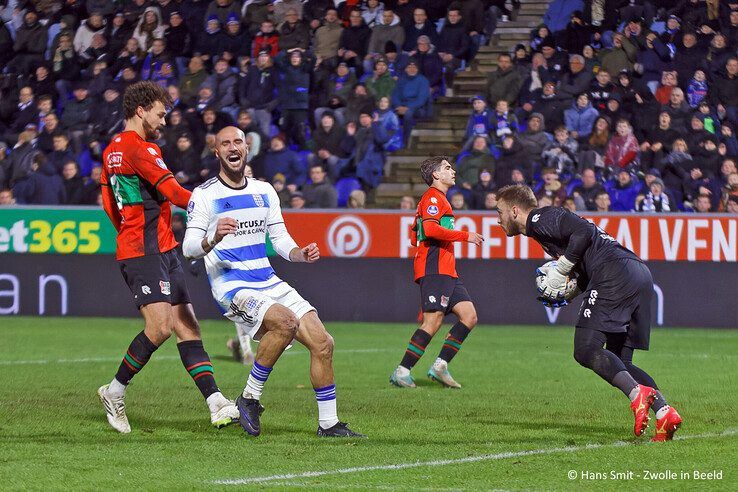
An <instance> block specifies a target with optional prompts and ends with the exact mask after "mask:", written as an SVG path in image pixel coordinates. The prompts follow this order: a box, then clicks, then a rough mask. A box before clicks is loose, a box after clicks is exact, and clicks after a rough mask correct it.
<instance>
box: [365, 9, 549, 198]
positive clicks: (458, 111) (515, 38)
mask: <svg viewBox="0 0 738 492" xmlns="http://www.w3.org/2000/svg"><path fill="white" fill-rule="evenodd" d="M549 1H550V0H521V8H520V9H519V10H517V11H515V12H514V13H513V17H512V19H511V20H510V22H504V23H502V22H501V23H499V25H498V26H497V31H496V32H495V35H494V36H493V39H492V41H491V43H490V45H489V46H484V47H482V48H481V49H480V50H479V53H477V56H476V58H475V60H474V62H473V63H472V68H468V69H467V70H466V71H463V72H459V73H457V74H456V77H455V79H454V87H453V89H454V96H453V97H440V98H438V99H437V100H436V102H435V104H434V113H435V115H434V119H432V120H429V121H422V122H419V123H418V124H417V125H416V126H415V128H414V129H413V133H412V135H411V136H410V143H409V146H408V148H405V149H401V150H399V151H397V152H394V153H392V154H389V155H388V156H387V163H386V165H385V177H384V181H383V183H382V184H380V185H379V187H378V188H377V189H376V192H375V196H374V204H373V205H372V206H373V207H375V208H390V209H392V208H398V207H399V202H400V198H401V197H402V196H404V195H412V196H414V197H416V198H418V197H420V195H422V194H423V192H425V190H426V189H427V186H426V185H425V183H423V180H422V179H421V178H420V172H419V167H420V162H421V161H422V160H423V159H425V158H426V157H428V156H432V155H450V156H453V155H455V154H457V153H458V152H459V151H460V150H461V145H462V144H463V142H462V140H463V138H464V130H465V128H466V120H467V118H468V117H469V112H470V110H471V105H470V103H469V98H470V97H471V96H473V95H475V94H485V93H486V92H487V90H486V85H487V79H486V77H487V73H488V72H491V71H493V70H495V69H496V68H497V56H498V55H499V54H500V53H509V52H510V50H511V49H512V48H513V47H514V46H515V45H516V44H520V43H523V44H526V45H527V44H528V41H529V38H530V31H531V29H533V28H534V27H535V26H537V25H538V24H540V23H541V22H542V19H543V14H544V13H545V12H546V9H547V8H548V4H549Z"/></svg>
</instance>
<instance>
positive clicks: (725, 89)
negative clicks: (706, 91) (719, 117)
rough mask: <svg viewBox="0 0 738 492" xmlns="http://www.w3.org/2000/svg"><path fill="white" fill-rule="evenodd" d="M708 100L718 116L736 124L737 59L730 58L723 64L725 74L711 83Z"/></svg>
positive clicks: (737, 116) (737, 96)
mask: <svg viewBox="0 0 738 492" xmlns="http://www.w3.org/2000/svg"><path fill="white" fill-rule="evenodd" d="M710 100H711V102H712V104H713V105H715V106H716V107H717V110H718V114H724V115H725V117H727V118H728V120H730V121H732V122H733V123H738V58H736V57H731V58H729V59H728V61H727V62H726V63H725V72H723V73H721V74H719V75H718V76H717V77H716V78H715V80H714V82H713V85H712V89H711V91H710Z"/></svg>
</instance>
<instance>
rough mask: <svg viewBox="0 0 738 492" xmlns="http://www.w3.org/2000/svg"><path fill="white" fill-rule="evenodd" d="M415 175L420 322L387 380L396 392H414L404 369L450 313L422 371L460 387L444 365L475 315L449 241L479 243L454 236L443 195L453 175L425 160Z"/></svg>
mask: <svg viewBox="0 0 738 492" xmlns="http://www.w3.org/2000/svg"><path fill="white" fill-rule="evenodd" d="M420 174H421V176H422V177H423V181H425V182H426V183H427V184H428V186H429V188H428V191H426V192H425V193H424V194H423V196H422V198H421V199H420V202H419V203H418V209H417V212H416V214H415V225H414V226H413V242H414V243H417V246H418V250H417V252H416V253H415V262H414V270H415V282H416V283H418V284H420V302H421V307H422V310H423V322H422V324H421V325H420V328H418V329H417V330H415V333H413V336H412V337H411V338H410V343H409V344H408V346H407V350H406V351H405V356H404V357H403V358H402V361H401V362H400V365H399V366H397V368H396V369H395V370H394V372H393V373H392V375H391V376H390V383H392V384H394V385H395V386H399V387H402V388H415V381H414V380H413V377H412V376H411V375H410V370H411V369H412V368H413V366H414V365H415V364H416V363H417V362H418V360H420V358H421V357H422V356H423V354H424V353H425V348H426V347H427V346H428V343H430V341H431V339H432V338H433V335H435V334H436V333H437V332H438V330H439V329H440V328H441V325H442V324H443V317H444V316H445V315H447V314H448V313H454V314H455V315H456V317H457V318H458V321H457V322H456V324H455V325H453V326H452V327H451V330H450V331H449V332H448V335H447V336H446V340H445V341H444V343H443V347H442V348H441V352H440V353H439V354H438V357H437V358H436V360H435V362H434V363H433V365H432V366H431V368H430V369H429V370H428V377H429V378H431V379H432V380H434V381H437V382H439V383H441V384H442V385H443V386H446V387H448V388H461V385H460V384H459V383H457V382H456V381H454V378H453V377H451V374H450V373H449V372H448V364H449V362H451V360H452V359H453V358H454V356H455V355H456V354H457V353H458V352H459V350H460V349H461V344H462V343H463V342H464V340H465V339H466V337H467V336H468V335H469V333H471V330H472V328H474V326H475V325H476V324H477V311H476V309H475V308H474V304H473V303H472V301H471V297H469V292H467V290H466V287H464V284H463V283H462V282H461V279H459V275H458V274H457V273H456V259H455V258H454V244H453V243H454V242H455V241H467V242H470V243H473V244H477V245H479V244H482V241H483V240H484V239H483V238H482V236H481V235H479V234H477V233H476V232H467V231H454V214H453V211H452V210H451V204H450V203H449V202H448V200H447V199H446V193H447V192H448V190H449V188H451V187H452V186H453V185H454V184H455V183H456V171H454V169H453V167H452V166H451V164H450V163H449V158H448V157H443V156H438V157H431V158H429V159H426V160H424V161H423V163H422V164H421V165H420Z"/></svg>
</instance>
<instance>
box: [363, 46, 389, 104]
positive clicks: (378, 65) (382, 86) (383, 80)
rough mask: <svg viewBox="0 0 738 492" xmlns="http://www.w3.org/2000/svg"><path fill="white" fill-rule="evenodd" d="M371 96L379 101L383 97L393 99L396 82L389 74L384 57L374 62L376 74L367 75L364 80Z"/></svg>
mask: <svg viewBox="0 0 738 492" xmlns="http://www.w3.org/2000/svg"><path fill="white" fill-rule="evenodd" d="M363 82H364V84H365V85H366V88H367V90H368V91H369V94H371V95H372V96H374V99H375V100H377V101H379V100H380V99H381V98H383V97H392V91H393V90H394V88H395V84H396V81H395V79H394V78H392V75H391V74H390V73H389V67H388V65H387V59H386V58H384V57H381V58H377V60H376V61H375V62H374V72H372V74H371V75H367V76H366V78H365V79H364V80H363Z"/></svg>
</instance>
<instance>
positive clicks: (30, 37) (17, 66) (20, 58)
mask: <svg viewBox="0 0 738 492" xmlns="http://www.w3.org/2000/svg"><path fill="white" fill-rule="evenodd" d="M47 36H48V34H47V30H46V27H45V26H44V25H42V24H41V23H40V22H39V20H38V14H37V13H36V11H35V10H33V9H28V10H27V11H26V12H25V14H23V24H22V25H21V26H20V27H19V28H18V29H17V30H16V32H15V42H14V43H13V51H14V52H15V58H13V60H12V61H11V62H10V64H9V65H8V71H9V72H11V73H13V72H14V73H30V72H31V71H32V70H33V67H35V66H36V65H37V64H39V63H41V62H43V59H44V52H45V51H46V46H47V44H48V42H47ZM68 37H69V36H68ZM70 47H71V43H70Z"/></svg>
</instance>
